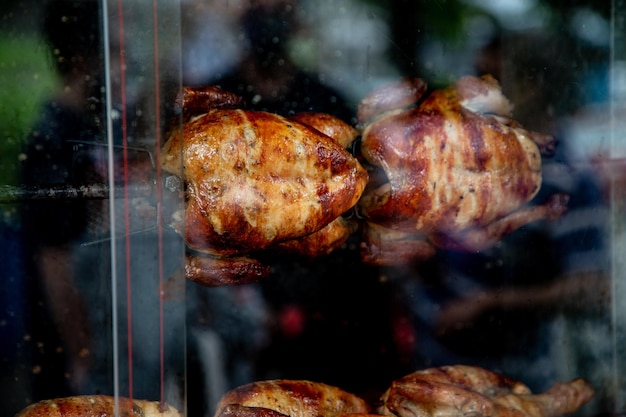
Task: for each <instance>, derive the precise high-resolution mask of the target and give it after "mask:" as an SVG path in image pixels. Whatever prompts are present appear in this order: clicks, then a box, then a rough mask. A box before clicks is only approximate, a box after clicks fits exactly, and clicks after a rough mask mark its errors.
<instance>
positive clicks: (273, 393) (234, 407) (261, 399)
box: [215, 379, 369, 417]
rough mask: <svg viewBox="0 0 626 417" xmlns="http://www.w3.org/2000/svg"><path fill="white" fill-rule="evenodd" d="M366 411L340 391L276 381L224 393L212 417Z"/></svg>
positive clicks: (328, 416)
mask: <svg viewBox="0 0 626 417" xmlns="http://www.w3.org/2000/svg"><path fill="white" fill-rule="evenodd" d="M368 412H369V407H368V405H367V404H366V402H365V401H364V400H363V399H361V398H360V397H357V396H356V395H354V394H351V393H349V392H346V391H343V390H341V389H339V388H336V387H333V386H330V385H326V384H322V383H318V382H311V381H299V380H286V379H279V380H270V381H258V382H252V383H250V384H246V385H242V386H240V387H238V388H235V389H233V390H231V391H229V392H227V393H226V394H224V396H222V398H221V399H220V401H219V403H218V404H217V408H216V413H215V417H285V416H289V417H318V416H324V417H339V416H342V415H345V414H366V413H368Z"/></svg>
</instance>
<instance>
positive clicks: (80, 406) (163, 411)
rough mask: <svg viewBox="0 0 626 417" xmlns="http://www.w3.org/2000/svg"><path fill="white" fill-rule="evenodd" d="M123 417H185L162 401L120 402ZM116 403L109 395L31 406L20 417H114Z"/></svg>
mask: <svg viewBox="0 0 626 417" xmlns="http://www.w3.org/2000/svg"><path fill="white" fill-rule="evenodd" d="M118 404H119V405H118V407H119V416H120V417H182V414H181V413H180V412H179V411H178V410H176V409H175V408H174V407H172V406H169V405H167V404H163V405H161V403H159V402H158V401H146V400H133V401H132V402H131V400H129V399H128V398H119V402H118ZM114 416H115V399H114V397H111V396H106V395H85V396H75V397H65V398H56V399H53V400H44V401H40V402H38V403H34V404H31V405H30V406H28V407H26V408H25V409H23V410H22V411H20V412H19V413H18V414H17V415H16V417H114Z"/></svg>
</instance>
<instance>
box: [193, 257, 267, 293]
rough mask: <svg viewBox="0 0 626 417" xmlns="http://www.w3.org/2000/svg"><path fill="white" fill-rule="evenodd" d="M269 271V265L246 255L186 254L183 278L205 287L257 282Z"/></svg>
mask: <svg viewBox="0 0 626 417" xmlns="http://www.w3.org/2000/svg"><path fill="white" fill-rule="evenodd" d="M269 273H270V267H269V265H266V264H264V263H262V262H261V261H259V260H257V259H254V258H250V257H248V256H237V257H232V258H218V257H214V256H202V255H199V256H193V255H187V257H186V262H185V278H187V279H189V280H191V281H193V282H195V283H197V284H200V285H203V286H205V287H221V286H224V285H240V284H251V283H254V282H259V281H260V280H261V279H263V278H265V277H266V276H268V275H269Z"/></svg>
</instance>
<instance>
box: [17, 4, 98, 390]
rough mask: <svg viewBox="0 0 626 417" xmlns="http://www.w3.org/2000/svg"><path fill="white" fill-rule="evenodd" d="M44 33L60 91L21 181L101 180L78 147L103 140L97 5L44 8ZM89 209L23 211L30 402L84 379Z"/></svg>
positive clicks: (69, 205)
mask: <svg viewBox="0 0 626 417" xmlns="http://www.w3.org/2000/svg"><path fill="white" fill-rule="evenodd" d="M43 31H44V37H45V40H46V42H47V43H48V45H49V46H50V52H51V61H52V63H53V64H54V70H56V71H57V73H58V75H59V81H60V86H59V90H58V92H57V93H56V95H55V96H54V97H51V98H50V100H48V102H47V103H46V104H45V105H44V106H43V107H42V109H41V114H40V117H39V121H38V122H37V125H36V126H34V127H33V129H32V131H31V134H30V135H29V137H28V138H27V142H26V145H25V149H24V152H23V155H24V160H23V163H22V167H21V176H22V178H21V179H22V183H23V184H24V185H26V186H32V187H37V188H45V187H47V186H55V185H73V186H76V185H80V184H88V183H93V182H102V181H101V180H102V176H101V172H100V170H99V168H98V165H99V163H100V161H98V160H97V156H95V158H94V155H93V154H90V153H89V152H84V151H81V150H80V149H82V147H81V145H80V144H79V143H78V142H94V141H102V140H103V137H102V136H103V133H102V132H103V115H102V92H101V90H100V87H101V85H102V84H103V83H102V79H101V68H102V61H101V57H100V56H99V55H98V51H100V50H101V49H100V48H101V43H100V41H101V37H100V24H99V8H98V3H97V2H96V1H81V2H75V1H51V2H49V3H48V4H47V6H46V9H45V15H44V21H43ZM88 204H89V203H87V202H85V201H84V200H83V201H77V200H44V201H33V202H30V203H28V204H25V205H24V207H23V210H22V215H23V224H24V229H25V230H24V232H25V239H26V241H27V250H28V251H29V253H28V255H27V258H26V259H27V260H28V262H27V265H28V266H30V271H28V272H29V274H30V277H31V278H30V282H31V284H32V289H33V294H32V299H33V300H34V301H33V305H34V306H35V307H36V311H35V312H34V313H33V314H34V317H33V334H31V335H29V337H30V338H31V340H32V342H33V343H34V344H36V345H37V346H38V348H37V349H35V352H36V355H37V356H36V358H35V359H34V363H35V366H36V368H37V369H38V372H36V373H35V376H34V382H35V384H34V385H35V386H36V392H35V397H36V398H49V397H52V396H59V395H67V394H69V393H70V392H72V390H73V389H76V388H77V387H78V386H80V385H81V384H82V383H83V382H84V381H85V377H86V370H87V368H88V362H89V357H90V346H91V345H90V342H89V339H90V337H91V335H90V332H91V331H92V329H90V326H89V323H88V321H89V319H88V317H89V314H88V312H87V310H86V305H85V304H84V302H85V300H84V299H83V297H82V296H81V294H80V292H79V291H78V289H77V286H76V282H75V278H76V270H75V262H74V249H75V248H76V246H77V244H78V240H79V239H80V238H81V237H82V236H83V234H84V233H85V230H86V228H87V225H88V217H87V213H88ZM95 272H96V271H94V273H95ZM97 282H98V280H96V279H94V283H93V285H94V286H95V285H97ZM90 308H96V306H90Z"/></svg>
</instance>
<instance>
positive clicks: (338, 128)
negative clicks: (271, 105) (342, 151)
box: [289, 113, 359, 148]
mask: <svg viewBox="0 0 626 417" xmlns="http://www.w3.org/2000/svg"><path fill="white" fill-rule="evenodd" d="M289 119H290V120H294V121H296V122H299V123H302V124H304V125H307V126H311V127H312V128H314V129H316V130H318V131H320V132H322V133H323V134H325V135H326V136H328V137H330V138H331V139H333V140H334V141H335V142H337V143H339V144H340V145H341V146H343V147H344V148H348V147H349V146H350V145H351V144H352V142H353V141H354V139H355V138H356V137H357V136H358V134H359V132H358V131H357V130H356V129H355V128H354V127H352V126H350V125H349V124H347V123H346V122H344V121H343V120H341V119H338V118H337V117H335V116H332V115H330V114H326V113H299V114H295V115H293V116H290V117H289Z"/></svg>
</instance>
